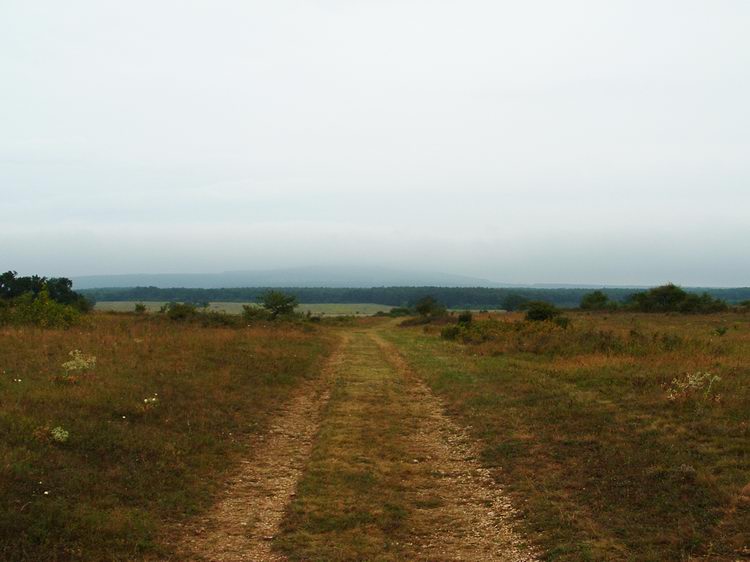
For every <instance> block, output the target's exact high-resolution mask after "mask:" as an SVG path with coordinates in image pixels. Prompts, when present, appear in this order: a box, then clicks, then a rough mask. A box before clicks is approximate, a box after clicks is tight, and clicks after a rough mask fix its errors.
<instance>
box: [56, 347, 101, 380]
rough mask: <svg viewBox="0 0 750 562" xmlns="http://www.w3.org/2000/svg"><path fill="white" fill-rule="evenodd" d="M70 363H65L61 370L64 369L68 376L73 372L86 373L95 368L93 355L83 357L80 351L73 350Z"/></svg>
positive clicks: (70, 354)
mask: <svg viewBox="0 0 750 562" xmlns="http://www.w3.org/2000/svg"><path fill="white" fill-rule="evenodd" d="M68 355H69V356H70V358H71V359H70V361H66V362H65V363H63V364H62V368H63V369H65V373H66V374H70V373H72V372H74V371H86V370H88V369H93V368H94V367H95V366H96V357H95V356H93V355H85V354H84V353H82V352H81V350H80V349H74V350H73V351H71V352H70V353H68Z"/></svg>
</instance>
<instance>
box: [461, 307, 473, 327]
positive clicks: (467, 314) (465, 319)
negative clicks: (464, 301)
mask: <svg viewBox="0 0 750 562" xmlns="http://www.w3.org/2000/svg"><path fill="white" fill-rule="evenodd" d="M472 318H473V316H472V314H471V311H469V310H464V311H463V312H462V313H461V314H459V315H458V323H459V324H471V320H472Z"/></svg>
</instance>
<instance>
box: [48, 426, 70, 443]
mask: <svg viewBox="0 0 750 562" xmlns="http://www.w3.org/2000/svg"><path fill="white" fill-rule="evenodd" d="M50 435H51V436H52V439H53V440H54V441H57V442H58V443H65V442H66V441H67V440H68V437H69V436H70V433H68V432H67V431H65V430H64V429H63V428H62V427H60V426H59V425H58V426H57V427H54V428H52V430H50Z"/></svg>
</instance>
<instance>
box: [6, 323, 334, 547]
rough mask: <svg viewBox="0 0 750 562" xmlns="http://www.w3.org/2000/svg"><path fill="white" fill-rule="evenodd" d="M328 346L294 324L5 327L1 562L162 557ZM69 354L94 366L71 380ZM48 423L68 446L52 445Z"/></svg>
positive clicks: (312, 373)
mask: <svg viewBox="0 0 750 562" xmlns="http://www.w3.org/2000/svg"><path fill="white" fill-rule="evenodd" d="M328 348H329V341H328V340H327V339H326V338H325V337H323V336H322V335H321V332H320V331H308V330H306V329H304V328H302V327H296V326H283V325H282V326H265V327H256V328H241V329H231V328H202V327H200V326H197V325H191V324H182V323H175V322H170V321H168V320H167V319H164V318H151V317H136V316H131V315H110V314H96V315H94V316H93V318H92V319H91V320H90V321H89V322H88V323H87V324H86V325H84V326H83V327H79V328H74V329H70V330H67V331H63V330H40V329H31V328H3V329H2V330H0V498H2V502H0V558H1V559H3V560H19V561H20V560H49V561H54V560H68V559H87V560H99V559H108V560H109V559H122V560H126V559H140V558H143V557H145V556H146V555H149V554H153V555H155V554H163V555H168V554H169V551H168V547H165V546H164V545H162V544H161V543H160V532H161V530H162V529H163V528H164V523H165V522H166V521H175V520H180V519H184V518H187V517H189V516H190V515H192V514H194V513H198V512H200V511H201V510H203V509H204V508H205V507H206V506H207V505H209V504H210V503H211V501H212V498H213V496H214V494H215V493H216V491H217V490H218V489H219V487H220V486H221V483H222V479H221V475H222V474H223V473H224V472H225V471H226V470H227V469H228V468H230V467H231V466H232V464H233V463H234V462H236V461H237V459H239V458H240V455H241V454H242V453H243V452H244V447H245V446H246V443H247V436H249V435H251V434H254V433H256V432H258V431H261V430H262V429H263V428H264V425H265V423H266V421H267V419H268V415H269V413H270V412H271V411H272V410H273V409H274V407H275V406H276V405H278V404H279V403H281V402H282V401H284V400H285V399H286V398H287V397H288V396H289V394H290V392H291V391H292V390H293V389H294V388H295V387H296V386H297V385H298V384H299V383H300V381H302V380H304V379H305V378H310V377H315V376H317V374H318V371H319V368H320V365H321V362H322V360H323V358H324V357H325V355H326V354H327V351H328ZM73 349H80V350H82V351H83V352H85V353H87V354H91V355H94V356H96V358H97V361H96V367H95V368H94V369H92V370H90V371H89V372H83V373H80V374H78V375H76V378H77V380H75V381H74V382H69V381H67V380H64V378H61V377H60V375H61V374H62V373H63V369H62V368H61V364H62V363H63V362H64V361H66V360H68V359H69V357H68V353H69V352H70V351H71V350H73ZM16 381H20V382H16ZM155 394H156V395H158V400H157V401H156V402H153V403H146V402H144V399H146V398H151V397H154V395H155ZM58 426H59V427H62V428H64V429H65V430H66V431H68V432H69V438H68V440H67V441H65V442H62V443H60V442H55V441H54V440H53V439H50V433H49V431H50V429H51V428H54V427H58Z"/></svg>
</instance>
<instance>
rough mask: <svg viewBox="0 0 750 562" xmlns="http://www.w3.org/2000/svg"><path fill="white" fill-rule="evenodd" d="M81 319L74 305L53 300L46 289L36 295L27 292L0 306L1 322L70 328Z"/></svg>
mask: <svg viewBox="0 0 750 562" xmlns="http://www.w3.org/2000/svg"><path fill="white" fill-rule="evenodd" d="M80 320H81V314H80V312H79V311H78V310H77V309H76V308H75V307H73V306H71V305H68V304H61V303H59V302H56V301H54V300H52V299H51V298H50V297H49V294H48V293H47V291H46V290H44V289H43V290H42V291H41V292H39V293H38V294H37V295H36V296H34V294H32V293H26V294H24V295H21V296H20V297H17V298H15V299H12V300H10V301H5V302H4V303H3V305H2V307H1V308H0V322H1V323H6V324H16V325H29V326H37V327H39V328H69V327H71V326H73V325H75V324H77V323H79V322H80Z"/></svg>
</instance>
